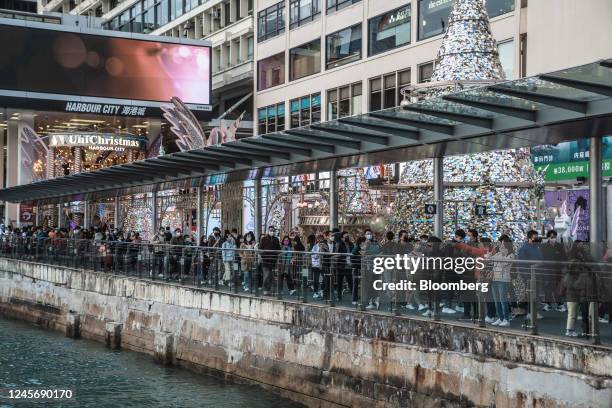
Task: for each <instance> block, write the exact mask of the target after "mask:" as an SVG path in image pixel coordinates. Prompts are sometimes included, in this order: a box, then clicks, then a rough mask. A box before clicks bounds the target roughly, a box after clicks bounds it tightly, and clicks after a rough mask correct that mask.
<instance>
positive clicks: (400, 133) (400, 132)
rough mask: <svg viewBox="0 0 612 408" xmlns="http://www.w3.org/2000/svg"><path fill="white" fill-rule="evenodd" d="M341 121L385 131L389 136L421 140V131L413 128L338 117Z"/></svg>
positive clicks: (367, 128) (362, 127) (368, 128)
mask: <svg viewBox="0 0 612 408" xmlns="http://www.w3.org/2000/svg"><path fill="white" fill-rule="evenodd" d="M338 122H340V123H346V124H347V125H351V126H355V127H358V128H361V129H366V130H372V131H374V132H379V133H383V134H386V135H389V136H397V137H403V138H406V139H411V140H415V141H416V140H419V138H420V133H419V131H415V130H414V129H411V128H406V127H399V126H389V125H387V124H378V123H366V122H364V121H362V120H359V119H356V118H342V119H338Z"/></svg>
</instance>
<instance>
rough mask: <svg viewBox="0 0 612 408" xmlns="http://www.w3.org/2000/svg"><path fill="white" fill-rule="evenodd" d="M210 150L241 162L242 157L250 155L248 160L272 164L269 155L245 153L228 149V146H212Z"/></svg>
mask: <svg viewBox="0 0 612 408" xmlns="http://www.w3.org/2000/svg"><path fill="white" fill-rule="evenodd" d="M208 149H209V150H211V151H213V152H218V153H220V154H225V155H226V156H228V157H234V158H236V159H237V161H238V160H240V158H241V157H245V156H244V155H245V154H248V158H249V159H253V160H257V161H259V162H263V163H268V162H270V156H269V155H267V156H266V155H261V154H253V153H249V152H245V151H244V150H239V149H231V148H228V147H226V146H210V147H208Z"/></svg>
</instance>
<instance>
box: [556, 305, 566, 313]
mask: <svg viewBox="0 0 612 408" xmlns="http://www.w3.org/2000/svg"><path fill="white" fill-rule="evenodd" d="M557 312H561V313H565V312H567V307H565V305H561V306H557Z"/></svg>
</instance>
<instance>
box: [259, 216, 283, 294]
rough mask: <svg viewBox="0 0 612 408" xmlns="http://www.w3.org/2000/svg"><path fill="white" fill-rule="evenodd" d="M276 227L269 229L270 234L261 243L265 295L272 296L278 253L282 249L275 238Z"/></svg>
mask: <svg viewBox="0 0 612 408" xmlns="http://www.w3.org/2000/svg"><path fill="white" fill-rule="evenodd" d="M275 232H276V230H275V228H274V226H270V227H269V228H268V234H267V235H266V236H265V237H263V238H262V239H261V241H260V242H259V249H260V250H261V251H263V252H262V253H261V269H262V272H263V289H264V295H270V290H271V289H272V280H273V278H274V272H273V271H274V268H276V263H277V258H278V251H280V249H281V245H280V241H279V240H278V238H277V237H276V236H275Z"/></svg>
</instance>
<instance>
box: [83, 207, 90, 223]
mask: <svg viewBox="0 0 612 408" xmlns="http://www.w3.org/2000/svg"><path fill="white" fill-rule="evenodd" d="M83 228H84V229H89V201H85V203H84V209H83Z"/></svg>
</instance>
